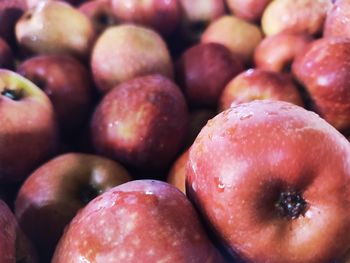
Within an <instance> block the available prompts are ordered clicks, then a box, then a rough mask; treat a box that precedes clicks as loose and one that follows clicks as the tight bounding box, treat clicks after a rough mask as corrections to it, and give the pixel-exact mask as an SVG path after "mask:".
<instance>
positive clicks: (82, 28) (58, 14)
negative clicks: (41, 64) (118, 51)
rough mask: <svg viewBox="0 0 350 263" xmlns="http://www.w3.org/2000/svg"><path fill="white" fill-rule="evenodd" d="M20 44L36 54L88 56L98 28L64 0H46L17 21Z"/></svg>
mask: <svg viewBox="0 0 350 263" xmlns="http://www.w3.org/2000/svg"><path fill="white" fill-rule="evenodd" d="M16 37H17V41H18V43H19V45H20V46H21V47H22V48H23V49H27V50H29V51H31V52H33V53H35V54H70V55H74V56H77V57H79V58H86V57H87V56H88V55H89V53H90V50H91V48H92V44H93V41H94V38H95V31H94V27H93V24H92V22H91V21H90V20H89V19H88V18H87V17H86V16H85V15H84V14H82V13H81V12H79V11H78V10H77V9H76V8H73V7H72V6H70V5H69V4H67V3H65V2H61V1H44V2H41V3H39V4H38V5H37V6H36V7H35V8H33V9H30V10H28V11H27V12H26V13H25V14H24V15H23V16H22V17H21V19H20V20H19V21H18V22H17V24H16Z"/></svg>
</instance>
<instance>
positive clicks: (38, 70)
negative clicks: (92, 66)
mask: <svg viewBox="0 0 350 263" xmlns="http://www.w3.org/2000/svg"><path fill="white" fill-rule="evenodd" d="M17 71H18V72H19V73H20V74H21V75H23V76H24V77H26V78H27V79H29V80H31V81H32V82H33V83H35V84H36V85H37V86H38V87H39V88H41V89H42V90H43V91H44V92H45V93H46V94H47V95H48V97H49V98H50V100H51V101H52V103H53V106H54V109H55V112H56V114H57V118H58V122H59V124H60V126H61V130H62V133H63V134H64V135H65V136H66V137H67V136H71V135H72V134H73V133H76V132H77V130H78V129H81V127H82V126H83V125H84V123H85V122H86V121H87V119H88V116H89V113H90V108H91V104H92V89H91V80H90V76H89V72H88V70H87V69H86V68H85V67H84V65H83V64H81V63H80V62H79V61H78V60H76V59H74V58H73V57H69V56H63V55H41V56H36V57H32V58H29V59H27V60H25V61H24V62H23V63H21V64H20V65H19V66H18V68H17Z"/></svg>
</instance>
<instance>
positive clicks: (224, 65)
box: [176, 43, 244, 108]
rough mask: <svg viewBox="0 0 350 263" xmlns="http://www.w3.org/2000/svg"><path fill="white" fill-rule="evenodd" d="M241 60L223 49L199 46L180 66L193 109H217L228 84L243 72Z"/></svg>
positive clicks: (178, 72)
mask: <svg viewBox="0 0 350 263" xmlns="http://www.w3.org/2000/svg"><path fill="white" fill-rule="evenodd" d="M243 69H244V68H243V65H242V63H241V61H240V60H239V58H238V56H236V55H234V54H231V52H230V51H229V50H228V49H227V48H226V47H224V46H223V45H220V44H216V43H206V44H198V45H195V46H193V47H191V48H189V49H187V50H186V51H185V52H184V54H183V55H182V56H181V57H180V59H179V61H178V62H177V69H176V76H177V81H178V83H179V85H180V88H181V89H182V90H183V91H184V94H185V96H186V99H187V101H188V102H189V105H190V106H209V107H214V108H216V106H217V103H218V100H219V98H220V95H221V92H222V90H223V89H224V87H225V86H226V84H227V83H228V82H229V81H230V80H231V79H232V78H233V77H235V76H236V75H237V74H238V73H240V72H241V71H243Z"/></svg>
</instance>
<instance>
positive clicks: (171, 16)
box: [110, 0, 181, 35]
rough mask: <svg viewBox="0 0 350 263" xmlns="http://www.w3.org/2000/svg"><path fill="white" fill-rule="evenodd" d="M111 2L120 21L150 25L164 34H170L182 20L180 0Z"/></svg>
mask: <svg viewBox="0 0 350 263" xmlns="http://www.w3.org/2000/svg"><path fill="white" fill-rule="evenodd" d="M110 2H111V6H112V11H113V14H114V15H115V17H116V18H117V20H118V21H121V22H123V23H136V24H140V25H143V26H146V27H150V28H153V29H154V30H156V31H157V32H159V33H161V34H162V35H170V34H171V33H172V32H173V31H174V30H175V29H176V27H177V26H178V25H179V22H180V16H181V13H180V6H179V3H178V0H149V1H139V0H127V1H125V0H110Z"/></svg>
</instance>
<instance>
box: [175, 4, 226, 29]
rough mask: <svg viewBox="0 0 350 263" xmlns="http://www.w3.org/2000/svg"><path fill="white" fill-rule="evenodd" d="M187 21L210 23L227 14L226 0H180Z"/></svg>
mask: <svg viewBox="0 0 350 263" xmlns="http://www.w3.org/2000/svg"><path fill="white" fill-rule="evenodd" d="M179 3H180V7H181V9H182V13H183V18H184V20H185V21H187V23H194V24H196V23H209V22H211V21H213V20H215V19H217V18H219V17H220V16H222V15H224V14H225V3H224V0H179Z"/></svg>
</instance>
